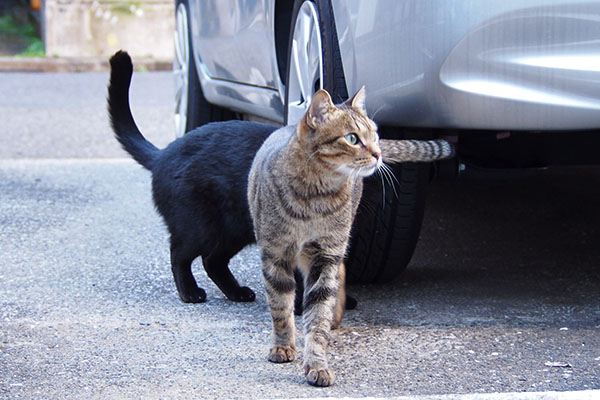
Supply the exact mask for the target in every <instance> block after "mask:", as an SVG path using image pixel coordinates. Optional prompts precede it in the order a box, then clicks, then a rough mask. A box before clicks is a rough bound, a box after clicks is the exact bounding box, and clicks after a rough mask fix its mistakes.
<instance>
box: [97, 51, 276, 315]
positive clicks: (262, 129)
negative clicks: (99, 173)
mask: <svg viewBox="0 0 600 400" xmlns="http://www.w3.org/2000/svg"><path fill="white" fill-rule="evenodd" d="M110 66H111V74H110V85H109V88H108V112H109V114H110V119H111V123H112V127H113V130H114V132H115V136H116V138H117V139H118V140H119V142H120V143H121V145H122V146H123V148H124V149H125V150H126V151H127V152H128V153H129V154H131V156H132V157H133V158H134V159H135V160H136V161H137V162H138V163H140V164H141V165H142V166H144V167H145V168H146V169H148V170H150V171H152V194H153V197H154V204H155V205H156V208H157V210H158V212H159V213H160V214H161V215H162V217H163V219H164V221H165V223H166V225H167V228H168V229H169V233H170V234H171V269H172V272H173V278H174V279H175V284H176V286H177V291H178V292H179V297H180V298H181V300H183V301H184V302H186V303H199V302H203V301H205V300H206V292H205V291H204V290H203V289H201V288H199V287H198V285H197V283H196V280H195V279H194V276H193V275H192V270H191V266H192V261H193V260H194V259H195V258H196V257H199V256H202V263H203V265H204V269H205V270H206V272H207V274H208V276H209V277H210V278H211V279H212V280H213V281H214V282H215V283H216V284H217V286H218V287H219V289H221V291H223V293H224V294H225V295H226V296H227V297H228V298H229V299H231V300H233V301H253V300H254V298H255V295H254V292H253V291H252V290H251V289H250V288H248V287H244V286H240V285H239V284H238V282H237V280H236V279H235V277H234V276H233V275H232V274H231V272H230V271H229V267H228V263H229V260H230V259H231V257H233V256H234V255H235V254H236V253H237V252H239V251H240V250H241V249H242V248H243V247H244V246H246V245H248V244H249V243H254V242H255V238H254V231H253V228H252V220H251V219H250V214H249V211H248V204H247V195H246V191H247V185H248V171H249V170H250V166H251V164H252V160H253V158H254V155H255V154H256V152H257V150H258V148H259V147H260V146H261V144H262V143H263V141H264V140H265V139H266V138H267V137H268V136H269V135H270V134H271V132H273V131H274V130H275V129H277V128H276V127H274V126H271V125H267V124H260V123H255V122H248V121H230V122H219V123H211V124H207V125H204V126H202V127H200V128H197V129H194V130H193V131H190V132H188V133H187V134H186V135H184V136H183V137H181V138H179V139H177V140H175V141H174V142H172V143H171V144H169V145H168V146H167V147H166V148H165V149H163V150H159V149H158V148H156V147H155V146H154V145H153V144H152V143H150V142H148V141H147V140H146V139H145V138H144V137H143V136H142V134H141V133H140V131H139V129H138V127H137V126H136V124H135V121H134V120H133V116H132V115H131V110H130V107H129V85H130V83H131V76H132V73H133V66H132V63H131V58H130V57H129V55H128V54H127V53H126V52H117V53H116V54H115V55H114V56H113V57H112V58H111V59H110Z"/></svg>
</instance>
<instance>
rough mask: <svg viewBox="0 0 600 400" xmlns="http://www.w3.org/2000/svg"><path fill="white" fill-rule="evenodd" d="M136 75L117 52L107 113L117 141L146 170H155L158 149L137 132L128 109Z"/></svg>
mask: <svg viewBox="0 0 600 400" xmlns="http://www.w3.org/2000/svg"><path fill="white" fill-rule="evenodd" d="M132 75H133V64H132V63H131V57H129V54H127V52H125V51H118V52H117V53H115V55H113V56H112V57H111V58H110V85H109V86H108V113H109V115H110V122H111V124H112V127H113V130H114V132H115V136H116V138H117V140H118V141H119V142H120V143H121V146H123V148H124V149H125V151H127V152H128V153H129V154H131V156H132V157H133V158H134V160H135V161H137V162H138V163H140V164H141V165H142V166H143V167H144V168H146V169H149V170H152V166H153V164H154V160H155V158H156V156H157V155H158V153H159V151H160V150H159V149H158V148H156V146H154V145H153V144H152V143H150V142H149V141H147V140H146V138H145V137H144V136H143V135H142V133H141V132H140V130H139V129H138V127H137V125H136V124H135V121H134V120H133V115H131V108H130V107H129V85H130V84H131V76H132Z"/></svg>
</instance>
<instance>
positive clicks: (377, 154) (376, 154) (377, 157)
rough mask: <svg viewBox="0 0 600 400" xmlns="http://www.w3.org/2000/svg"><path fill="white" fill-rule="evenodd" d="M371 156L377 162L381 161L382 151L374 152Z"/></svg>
mask: <svg viewBox="0 0 600 400" xmlns="http://www.w3.org/2000/svg"><path fill="white" fill-rule="evenodd" d="M371 154H372V155H373V157H375V159H376V160H379V157H381V152H380V151H374V152H373V153H371Z"/></svg>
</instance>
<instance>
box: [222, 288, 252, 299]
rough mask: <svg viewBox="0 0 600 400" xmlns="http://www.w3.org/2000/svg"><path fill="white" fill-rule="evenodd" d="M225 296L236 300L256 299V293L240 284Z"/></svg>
mask: <svg viewBox="0 0 600 400" xmlns="http://www.w3.org/2000/svg"><path fill="white" fill-rule="evenodd" d="M227 298H229V300H233V301H238V302H250V301H254V300H255V299H256V295H255V294H254V292H253V291H252V289H250V288H249V287H246V286H241V287H239V288H237V289H236V290H234V291H233V292H231V293H229V294H227Z"/></svg>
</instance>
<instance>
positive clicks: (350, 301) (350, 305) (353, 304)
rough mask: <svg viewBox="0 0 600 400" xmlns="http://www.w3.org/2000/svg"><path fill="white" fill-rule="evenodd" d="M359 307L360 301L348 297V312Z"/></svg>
mask: <svg viewBox="0 0 600 400" xmlns="http://www.w3.org/2000/svg"><path fill="white" fill-rule="evenodd" d="M357 305H358V301H356V299H355V298H354V297H352V296H348V295H346V310H354V309H355V308H356V306H357Z"/></svg>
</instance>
